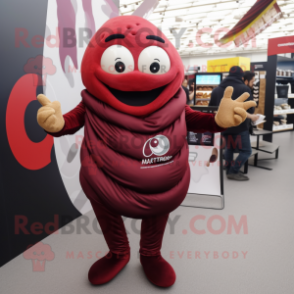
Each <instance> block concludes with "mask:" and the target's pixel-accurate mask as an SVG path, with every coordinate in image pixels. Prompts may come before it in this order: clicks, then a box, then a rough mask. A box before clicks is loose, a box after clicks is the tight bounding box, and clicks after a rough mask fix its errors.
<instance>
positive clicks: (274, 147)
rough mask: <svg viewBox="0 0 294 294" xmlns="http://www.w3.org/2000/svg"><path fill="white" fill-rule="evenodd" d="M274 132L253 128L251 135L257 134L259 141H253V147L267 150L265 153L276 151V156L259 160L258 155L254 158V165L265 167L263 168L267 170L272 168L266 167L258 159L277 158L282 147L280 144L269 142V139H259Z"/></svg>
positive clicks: (262, 150)
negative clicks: (259, 163)
mask: <svg viewBox="0 0 294 294" xmlns="http://www.w3.org/2000/svg"><path fill="white" fill-rule="evenodd" d="M272 133H273V131H267V130H260V129H257V130H253V133H252V134H251V135H252V136H257V141H256V142H253V143H251V147H252V148H253V149H256V150H258V151H261V152H265V153H269V154H273V153H275V157H274V158H265V159H259V160H258V157H256V158H255V160H254V165H253V166H255V167H259V168H263V169H267V170H272V168H268V167H265V166H260V165H258V161H261V160H271V159H277V158H278V157H279V148H280V146H279V145H277V144H273V143H270V142H267V141H260V139H259V137H260V136H263V135H269V134H272Z"/></svg>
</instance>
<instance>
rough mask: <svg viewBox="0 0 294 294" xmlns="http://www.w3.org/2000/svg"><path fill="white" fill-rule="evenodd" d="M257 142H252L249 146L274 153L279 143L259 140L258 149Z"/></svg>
mask: <svg viewBox="0 0 294 294" xmlns="http://www.w3.org/2000/svg"><path fill="white" fill-rule="evenodd" d="M256 146H257V142H252V143H251V147H252V148H253V149H256V150H260V151H263V152H266V153H271V154H272V153H274V152H276V150H277V149H279V147H280V146H279V145H276V144H273V143H270V142H267V141H260V142H259V147H258V149H257V148H256Z"/></svg>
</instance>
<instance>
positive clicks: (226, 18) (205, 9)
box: [120, 0, 294, 56]
mask: <svg viewBox="0 0 294 294" xmlns="http://www.w3.org/2000/svg"><path fill="white" fill-rule="evenodd" d="M142 2H143V1H135V0H120V13H121V15H130V14H132V13H133V12H134V11H135V10H136V9H137V8H138V7H139V6H140V4H141V3H142ZM255 2H256V0H239V1H231V0H197V1H192V0H159V4H158V5H157V7H156V8H155V9H154V11H153V13H152V14H151V15H150V16H149V17H148V20H149V21H151V22H152V23H153V24H154V25H156V26H157V27H159V28H160V29H161V30H162V31H163V33H164V34H165V35H166V37H167V38H169V39H170V40H171V42H172V43H173V44H174V45H175V46H176V41H175V37H174V34H179V35H181V33H183V34H182V36H181V37H180V38H179V41H178V45H179V47H178V48H177V49H178V52H179V53H180V55H181V56H197V55H203V54H216V53H219V54H221V53H226V52H230V53H234V52H235V53H240V52H242V53H250V52H258V51H265V50H267V43H268V42H267V40H268V39H269V38H276V37H282V36H287V35H294V0H278V1H277V2H278V5H279V6H280V8H281V10H282V17H281V18H280V19H279V20H277V21H276V22H275V23H273V24H272V25H271V26H270V27H268V28H267V29H266V30H264V31H263V32H262V33H260V34H259V35H257V37H256V43H254V42H252V41H250V42H249V44H248V45H247V46H244V45H242V46H240V47H236V46H235V45H234V44H233V43H231V45H230V46H229V47H227V48H220V46H219V45H218V44H217V42H215V40H214V39H215V38H216V37H217V38H216V39H220V38H221V37H222V36H223V35H225V33H226V32H222V33H220V34H219V36H215V35H216V32H217V30H219V29H221V28H228V29H231V28H233V27H234V26H235V24H236V23H237V22H238V21H239V20H240V19H241V18H242V17H243V16H244V15H245V14H246V12H247V11H248V10H249V9H250V8H251V7H252V6H253V5H254V3H255ZM203 28H205V29H207V28H210V29H211V30H209V31H210V32H209V33H206V32H203V33H202V34H201V41H202V43H201V44H200V42H197V41H196V35H197V32H198V33H199V31H200V30H201V29H203ZM172 32H173V33H174V34H173V33H172ZM206 44H207V45H208V46H207V45H206Z"/></svg>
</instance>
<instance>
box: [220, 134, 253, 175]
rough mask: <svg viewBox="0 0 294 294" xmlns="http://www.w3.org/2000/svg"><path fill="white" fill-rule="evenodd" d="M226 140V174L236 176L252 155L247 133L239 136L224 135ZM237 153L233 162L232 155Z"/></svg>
mask: <svg viewBox="0 0 294 294" xmlns="http://www.w3.org/2000/svg"><path fill="white" fill-rule="evenodd" d="M224 138H225V140H226V151H225V160H226V167H227V174H233V173H234V174H237V173H238V172H239V171H240V168H241V167H242V166H243V165H244V163H245V162H246V161H247V160H248V158H249V157H250V155H251V153H252V149H251V143H250V134H249V131H244V132H242V133H239V134H232V135H227V134H225V135H224ZM237 152H239V155H238V157H237V158H236V160H235V161H234V160H233V158H234V153H237Z"/></svg>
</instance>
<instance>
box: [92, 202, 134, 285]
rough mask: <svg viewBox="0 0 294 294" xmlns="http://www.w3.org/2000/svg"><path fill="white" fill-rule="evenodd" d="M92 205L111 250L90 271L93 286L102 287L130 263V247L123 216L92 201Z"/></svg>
mask: <svg viewBox="0 0 294 294" xmlns="http://www.w3.org/2000/svg"><path fill="white" fill-rule="evenodd" d="M91 204H92V206H93V209H94V212H95V214H96V217H97V220H98V222H99V225H100V227H101V230H102V232H103V235H104V238H105V240H106V243H107V245H108V247H109V250H110V252H109V253H108V254H107V255H106V256H104V257H103V258H101V259H99V260H98V261H96V262H95V263H94V264H93V265H92V266H91V268H90V270H89V274H88V278H89V281H90V282H91V283H92V284H93V285H101V284H105V283H107V282H109V281H110V280H111V279H113V278H114V277H115V276H116V275H117V274H118V273H119V272H120V271H121V270H122V269H123V268H124V266H125V265H126V264H127V263H128V262H129V260H130V246H129V241H128V238H127V234H126V230H125V226H124V223H123V220H122V218H121V216H120V215H118V214H115V213H113V212H111V211H110V210H109V209H108V208H106V207H105V206H104V205H103V204H101V203H98V202H94V201H91Z"/></svg>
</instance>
